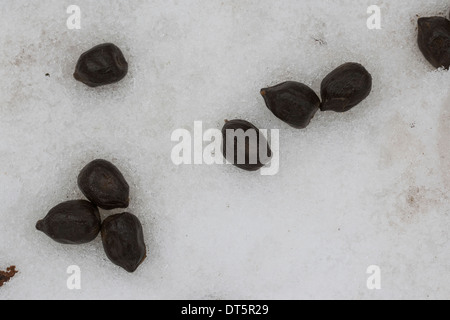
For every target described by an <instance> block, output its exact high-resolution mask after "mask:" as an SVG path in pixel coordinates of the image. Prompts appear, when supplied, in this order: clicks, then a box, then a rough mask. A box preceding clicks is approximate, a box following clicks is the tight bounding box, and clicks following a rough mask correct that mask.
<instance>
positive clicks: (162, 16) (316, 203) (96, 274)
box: [0, 0, 450, 300]
mask: <svg viewBox="0 0 450 320" xmlns="http://www.w3.org/2000/svg"><path fill="white" fill-rule="evenodd" d="M70 4H76V5H78V6H79V7H80V9H81V27H82V28H81V30H69V29H68V28H67V26H66V20H67V19H68V18H69V14H67V12H66V10H67V7H68V6H69V5H70ZM372 4H376V5H378V6H379V7H380V8H381V17H382V29H381V30H369V29H368V28H367V26H366V21H367V19H368V18H369V16H370V15H369V14H368V13H367V8H368V7H369V6H370V5H372ZM449 7H450V3H449V1H447V0H378V1H365V0H363V1H361V0H333V1H328V0H327V1H324V0H301V1H300V0H279V1H269V0H224V1H215V0H214V1H207V0H185V1H180V0H133V1H112V0H103V1H88V0H77V2H76V3H66V2H64V1H56V0H39V1H29V0H4V1H3V3H2V6H1V9H0V10H1V16H0V30H1V31H0V43H1V45H0V188H1V189H0V205H1V206H0V269H1V270H5V269H6V268H7V267H8V266H11V265H15V266H17V269H18V270H19V273H18V274H17V275H16V276H15V277H14V278H13V279H11V281H10V282H9V283H7V284H5V285H4V286H3V287H1V288H0V299H243V300H246V299H448V298H450V273H449V268H450V248H449V240H450V239H449V231H450V206H449V197H448V194H449V191H450V90H449V83H450V72H449V71H445V70H435V69H434V68H433V67H432V66H431V65H430V64H429V63H428V62H427V61H426V60H425V58H424V57H423V56H422V54H421V52H420V51H419V49H418V46H417V42H416V37H417V18H418V16H431V15H445V13H446V12H448V8H449ZM105 42H112V43H115V44H116V45H117V46H119V47H120V48H121V49H122V51H123V53H124V55H125V57H126V59H127V60H128V62H129V65H130V70H129V74H128V75H127V77H126V78H125V79H124V80H123V81H121V82H119V83H117V84H114V85H110V86H105V87H101V88H96V89H92V88H89V87H87V86H85V85H84V84H82V83H80V82H77V81H75V80H74V78H73V76H72V74H73V72H74V69H75V64H76V62H77V60H78V58H79V56H80V55H81V54H82V53H83V52H84V51H86V50H88V49H90V48H91V47H93V46H95V45H97V44H101V43H105ZM345 62H359V63H361V64H363V65H364V66H365V67H366V68H367V69H368V70H369V71H370V73H371V74H372V76H373V81H374V85H373V91H372V93H371V95H370V96H369V98H368V99H366V100H365V101H364V102H363V103H361V104H360V105H358V106H357V107H355V108H354V109H353V110H352V111H350V112H348V113H344V114H337V113H332V112H326V113H318V114H317V115H316V117H315V119H314V120H313V121H312V123H311V125H310V126H309V127H308V128H307V129H305V130H296V129H293V128H290V127H289V126H288V125H286V124H285V123H283V122H281V121H280V120H278V119H277V118H275V117H274V116H273V114H272V113H271V112H270V111H269V110H268V109H267V108H266V106H265V104H264V101H263V99H262V97H261V96H260V93H259V91H260V89H261V88H263V87H267V86H271V85H275V84H278V83H280V82H283V81H288V80H293V81H299V82H303V83H305V84H307V85H309V86H311V88H313V89H314V90H315V91H316V92H317V93H319V92H320V83H321V81H322V79H323V78H324V77H325V76H326V75H327V74H328V73H329V72H331V71H332V70H333V69H335V68H336V67H338V66H339V65H341V64H343V63H345ZM47 73H48V74H49V76H46V74H47ZM238 118H241V119H245V120H248V121H251V122H252V123H254V124H255V125H256V126H258V127H259V128H264V129H280V159H281V160H280V161H281V162H280V172H279V173H278V174H277V175H275V176H261V175H260V174H258V173H248V172H244V171H241V170H239V169H237V168H235V167H233V166H229V165H228V166H225V165H213V166H208V165H182V166H176V165H174V164H173V163H172V160H171V151H172V148H173V147H174V146H175V145H176V143H174V142H172V141H171V134H172V132H173V131H174V130H176V129H180V128H184V129H188V130H190V131H192V130H193V127H194V121H202V122H203V126H204V128H217V129H221V128H222V126H223V124H224V120H225V119H230V120H231V119H238ZM97 158H101V159H105V160H108V161H112V162H113V163H114V164H115V165H116V166H117V167H119V169H120V170H121V171H122V172H123V174H124V176H125V177H126V179H127V181H128V182H129V184H130V187H131V204H130V208H128V209H127V210H115V211H113V213H118V212H123V211H128V212H132V213H134V214H135V215H136V216H138V217H139V219H140V220H141V222H142V224H143V228H144V234H145V239H146V243H147V247H148V258H147V260H146V261H145V262H144V263H143V264H142V265H141V266H140V268H139V269H138V270H137V271H136V272H135V273H134V274H128V273H127V272H126V271H124V270H123V269H121V268H119V267H117V266H115V265H114V264H112V263H111V262H110V261H109V260H108V259H107V257H106V255H105V253H104V251H103V247H102V243H101V240H100V237H99V238H98V239H97V240H96V241H94V242H92V243H90V244H87V245H83V246H64V245H60V244H58V243H56V242H53V241H52V240H51V239H49V238H48V237H46V236H45V235H44V234H43V233H41V232H39V231H37V230H36V229H35V224H36V222H37V221H38V220H39V219H42V218H43V217H44V216H45V215H46V214H47V212H48V211H49V210H50V209H51V208H52V207H54V206H55V205H57V204H58V203H60V202H63V201H66V200H74V199H83V195H82V194H81V192H80V191H79V189H78V187H77V182H76V179H77V175H78V173H79V171H80V170H81V169H82V168H83V167H84V166H85V165H86V164H87V163H88V162H90V161H92V160H94V159H97ZM109 214H111V213H109V212H105V211H102V216H103V217H106V216H107V215H109ZM71 265H77V266H79V267H80V269H81V285H82V288H81V290H69V289H68V288H67V285H66V282H67V279H68V278H69V276H70V275H69V274H68V273H67V268H68V267H69V266H71ZM371 265H376V266H379V267H380V269H381V284H382V288H381V290H368V288H367V279H368V278H369V276H370V275H369V274H367V268H368V267H369V266H371Z"/></svg>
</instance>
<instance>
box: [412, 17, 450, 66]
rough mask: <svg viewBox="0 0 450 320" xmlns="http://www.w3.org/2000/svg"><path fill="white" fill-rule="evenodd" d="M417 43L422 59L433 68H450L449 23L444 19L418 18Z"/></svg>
mask: <svg viewBox="0 0 450 320" xmlns="http://www.w3.org/2000/svg"><path fill="white" fill-rule="evenodd" d="M418 24H419V35H418V39H417V42H418V44H419V48H420V51H421V52H422V54H423V55H424V57H425V58H426V59H427V60H428V61H429V62H430V63H431V64H432V65H433V66H434V67H435V68H441V67H444V68H445V69H448V68H449V67H450V21H449V20H447V19H446V18H444V17H430V18H420V19H419V20H418Z"/></svg>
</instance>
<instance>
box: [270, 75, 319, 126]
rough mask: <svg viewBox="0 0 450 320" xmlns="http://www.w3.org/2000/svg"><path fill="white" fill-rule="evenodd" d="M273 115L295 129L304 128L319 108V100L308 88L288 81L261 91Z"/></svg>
mask: <svg viewBox="0 0 450 320" xmlns="http://www.w3.org/2000/svg"><path fill="white" fill-rule="evenodd" d="M261 95H262V96H263V97H264V100H265V102H266V105H267V107H268V108H269V110H271V111H272V112H273V114H274V115H275V116H276V117H278V118H279V119H281V120H282V121H284V122H286V123H287V124H289V125H290V126H292V127H294V128H297V129H304V128H306V127H307V126H308V125H309V123H310V122H311V120H312V119H313V118H314V115H315V114H316V112H317V111H319V108H320V98H319V97H318V96H317V94H316V93H315V92H314V91H313V90H312V89H311V88H309V87H308V86H306V85H304V84H302V83H298V82H293V81H288V82H284V83H281V84H279V85H277V86H274V87H271V88H265V89H262V90H261Z"/></svg>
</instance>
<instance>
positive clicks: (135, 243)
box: [102, 213, 147, 273]
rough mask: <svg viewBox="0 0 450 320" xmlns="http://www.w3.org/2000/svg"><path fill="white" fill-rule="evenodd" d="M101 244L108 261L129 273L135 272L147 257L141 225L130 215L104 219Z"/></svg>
mask: <svg viewBox="0 0 450 320" xmlns="http://www.w3.org/2000/svg"><path fill="white" fill-rule="evenodd" d="M102 242H103V248H104V249H105V252H106V255H107V256H108V258H109V260H111V262H112V263H114V264H116V265H118V266H119V267H122V268H123V269H125V270H126V271H128V272H130V273H132V272H134V271H136V270H137V268H138V267H139V265H141V263H142V262H143V261H144V260H145V258H146V257H147V249H146V246H145V242H144V234H143V231H142V225H141V223H140V221H139V219H138V218H137V217H136V216H134V215H133V214H131V213H122V214H116V215H113V216H110V217H109V218H107V219H105V221H104V222H103V224H102Z"/></svg>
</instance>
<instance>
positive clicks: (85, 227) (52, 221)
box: [36, 200, 101, 244]
mask: <svg viewBox="0 0 450 320" xmlns="http://www.w3.org/2000/svg"><path fill="white" fill-rule="evenodd" d="M100 228H101V219H100V213H99V211H98V209H97V207H96V206H95V205H94V204H92V203H91V202H88V201H85V200H75V201H67V202H64V203H61V204H59V205H57V206H56V207H54V208H53V209H51V210H50V212H49V213H48V214H47V216H46V217H45V218H44V219H42V220H40V221H39V222H38V223H37V224H36V229H38V230H39V231H42V232H44V233H45V234H46V235H47V236H49V237H50V238H51V239H53V240H54V241H56V242H59V243H62V244H85V243H89V242H91V241H93V240H94V239H95V238H96V237H97V235H98V234H99V232H100Z"/></svg>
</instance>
